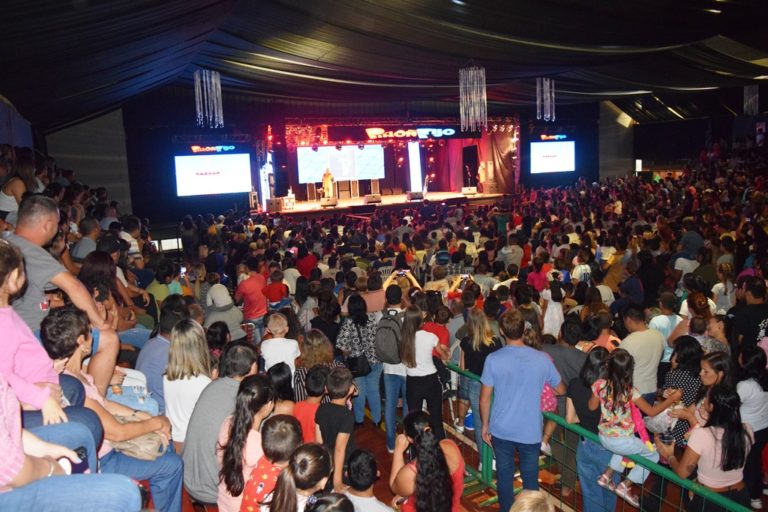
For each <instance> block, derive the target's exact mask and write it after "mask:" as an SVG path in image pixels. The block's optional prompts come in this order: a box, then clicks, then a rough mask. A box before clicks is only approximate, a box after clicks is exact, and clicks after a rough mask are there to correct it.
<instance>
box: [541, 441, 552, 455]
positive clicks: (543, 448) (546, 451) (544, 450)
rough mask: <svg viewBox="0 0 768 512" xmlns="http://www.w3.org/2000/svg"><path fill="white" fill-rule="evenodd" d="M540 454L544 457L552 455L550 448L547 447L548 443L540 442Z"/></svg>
mask: <svg viewBox="0 0 768 512" xmlns="http://www.w3.org/2000/svg"><path fill="white" fill-rule="evenodd" d="M541 453H543V454H545V455H552V447H551V446H549V443H547V442H545V441H542V442H541Z"/></svg>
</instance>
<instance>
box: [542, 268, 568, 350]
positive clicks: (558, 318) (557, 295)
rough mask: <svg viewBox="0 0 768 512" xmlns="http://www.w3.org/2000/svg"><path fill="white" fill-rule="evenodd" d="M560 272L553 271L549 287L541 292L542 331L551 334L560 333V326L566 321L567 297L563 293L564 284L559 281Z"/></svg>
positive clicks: (557, 334) (556, 334)
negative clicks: (564, 304) (564, 303)
mask: <svg viewBox="0 0 768 512" xmlns="http://www.w3.org/2000/svg"><path fill="white" fill-rule="evenodd" d="M559 278H560V274H559V272H555V273H553V279H552V281H550V283H549V288H545V289H544V290H543V291H542V292H541V302H542V308H541V309H542V313H541V316H542V322H541V323H542V325H543V327H542V329H541V331H542V333H543V334H551V335H552V336H559V335H560V327H561V326H562V325H563V322H564V321H565V316H564V315H563V299H565V293H563V285H562V283H561V282H560V281H559Z"/></svg>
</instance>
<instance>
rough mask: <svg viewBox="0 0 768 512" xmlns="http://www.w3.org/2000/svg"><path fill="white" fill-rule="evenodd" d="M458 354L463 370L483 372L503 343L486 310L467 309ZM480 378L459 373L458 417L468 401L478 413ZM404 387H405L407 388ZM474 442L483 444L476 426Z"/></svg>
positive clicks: (477, 373)
mask: <svg viewBox="0 0 768 512" xmlns="http://www.w3.org/2000/svg"><path fill="white" fill-rule="evenodd" d="M460 346H461V356H460V359H459V366H460V367H461V369H462V370H468V371H470V372H472V373H474V374H475V375H477V376H478V377H479V376H481V375H482V374H483V365H485V359H486V358H487V357H488V355H489V354H491V353H493V352H495V351H496V350H498V349H500V348H501V347H503V346H504V342H503V341H502V340H501V338H500V337H498V336H494V335H493V329H491V324H490V323H489V322H488V317H486V316H485V313H484V312H483V311H482V310H480V309H477V308H472V309H470V310H469V313H467V336H465V337H464V339H462V340H461V345H460ZM480 387H481V384H480V381H479V380H472V379H468V378H466V377H461V380H460V383H459V414H458V417H459V418H464V416H465V415H466V413H467V405H469V406H470V407H472V413H473V414H474V415H475V417H476V418H478V417H479V415H480ZM406 389H407V388H406ZM474 431H475V442H476V443H477V448H478V450H480V447H481V446H483V438H482V437H481V431H480V429H479V428H475V429H474Z"/></svg>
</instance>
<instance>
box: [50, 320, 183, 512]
mask: <svg viewBox="0 0 768 512" xmlns="http://www.w3.org/2000/svg"><path fill="white" fill-rule="evenodd" d="M41 335H42V338H43V345H44V346H45V350H46V351H47V352H48V355H49V356H50V357H51V358H52V359H54V360H66V361H67V363H66V367H65V371H66V372H67V373H68V374H69V375H72V376H73V377H76V378H77V379H79V380H80V382H81V383H82V384H83V386H84V387H85V394H86V399H85V406H86V407H88V408H89V409H91V410H92V411H94V412H95V413H96V414H97V415H98V416H99V419H100V420H101V423H102V424H103V425H104V443H103V444H102V446H101V450H100V451H99V462H100V464H99V465H100V468H101V472H102V473H118V474H123V475H126V476H129V477H131V478H133V479H136V480H149V486H150V490H151V491H152V499H153V500H154V503H155V506H156V507H157V508H158V509H159V510H162V511H164V512H170V511H176V510H179V509H180V508H181V484H182V476H183V473H184V468H183V463H182V461H181V458H180V457H179V456H178V455H176V454H175V453H173V451H172V450H171V449H169V448H168V444H169V441H170V437H171V423H170V421H168V418H166V417H165V416H150V415H149V414H147V413H144V412H138V411H135V410H132V409H130V408H128V407H126V406H124V405H121V404H119V403H117V402H111V401H109V400H106V399H104V397H103V396H102V395H101V394H100V393H99V392H98V390H97V389H96V386H94V384H93V378H92V377H91V376H90V375H88V374H86V373H84V372H83V370H82V366H83V359H85V358H86V357H87V356H88V354H90V353H91V346H90V345H91V343H92V336H91V331H90V328H89V326H88V317H87V316H86V315H85V313H83V312H81V311H79V310H77V309H74V308H71V307H65V308H59V309H56V310H53V311H52V312H51V313H50V314H49V315H48V316H47V317H46V319H45V320H44V321H43V325H42V326H41ZM121 417H122V418H130V419H131V420H132V421H126V422H122V421H121V420H120V418H121ZM150 433H156V434H158V435H159V436H160V437H161V438H162V440H163V445H162V446H161V447H160V448H161V449H162V450H163V451H162V454H160V455H158V454H157V453H155V454H153V456H154V457H155V458H154V459H152V460H144V459H139V458H136V457H132V456H130V455H127V454H125V453H122V452H118V451H117V450H115V449H114V448H113V447H112V443H114V442H119V441H127V440H131V439H136V438H137V437H140V436H142V435H144V434H150Z"/></svg>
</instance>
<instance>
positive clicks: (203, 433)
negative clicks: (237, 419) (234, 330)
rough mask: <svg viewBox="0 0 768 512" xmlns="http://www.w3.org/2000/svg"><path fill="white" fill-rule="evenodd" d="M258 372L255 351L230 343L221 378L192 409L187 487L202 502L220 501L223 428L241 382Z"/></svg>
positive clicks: (186, 445)
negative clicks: (220, 462) (220, 454)
mask: <svg viewBox="0 0 768 512" xmlns="http://www.w3.org/2000/svg"><path fill="white" fill-rule="evenodd" d="M256 371H257V356H256V351H255V350H253V349H252V348H251V347H250V346H248V345H245V344H240V343H234V344H231V345H227V347H226V348H225V349H224V352H223V353H222V356H221V362H220V371H219V378H218V379H216V380H214V381H213V382H211V383H210V384H208V386H206V388H205V389H204V390H203V392H202V393H201V394H200V398H198V400H197V403H196V404H195V409H194V411H192V416H191V417H190V419H189V424H188V426H187V437H186V439H185V440H184V451H183V452H182V458H183V459H184V487H186V489H187V491H188V492H189V494H190V496H192V498H194V499H195V500H196V501H198V502H200V503H206V504H214V503H216V498H217V495H218V485H219V456H218V448H217V445H218V440H217V436H218V433H219V429H220V428H221V425H222V423H224V420H225V419H226V417H227V416H230V415H232V413H233V412H234V410H235V400H236V397H237V390H238V387H239V386H240V383H241V382H242V381H243V379H245V378H246V377H248V376H250V375H255V374H256Z"/></svg>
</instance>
